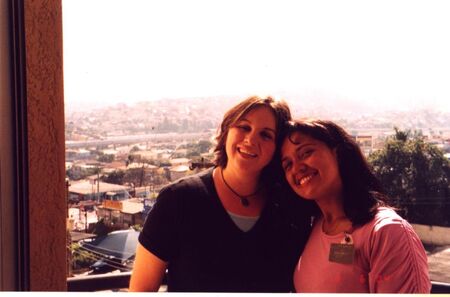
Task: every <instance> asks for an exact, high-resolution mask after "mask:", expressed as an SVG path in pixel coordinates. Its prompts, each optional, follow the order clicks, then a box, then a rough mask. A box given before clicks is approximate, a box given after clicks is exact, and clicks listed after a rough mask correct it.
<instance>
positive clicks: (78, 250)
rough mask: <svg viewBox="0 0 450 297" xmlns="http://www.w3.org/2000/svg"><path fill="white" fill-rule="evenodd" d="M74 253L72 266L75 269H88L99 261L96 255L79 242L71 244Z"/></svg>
mask: <svg viewBox="0 0 450 297" xmlns="http://www.w3.org/2000/svg"><path fill="white" fill-rule="evenodd" d="M70 251H71V253H72V268H73V269H74V270H79V269H86V268H88V267H89V266H91V265H92V264H94V263H95V262H96V261H97V258H98V257H96V255H94V254H93V253H91V252H89V251H87V250H85V249H83V248H82V247H81V246H80V244H79V243H72V244H71V245H70Z"/></svg>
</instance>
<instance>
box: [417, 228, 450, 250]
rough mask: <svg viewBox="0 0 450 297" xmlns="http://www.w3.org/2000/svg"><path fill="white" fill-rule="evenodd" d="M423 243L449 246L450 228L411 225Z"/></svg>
mask: <svg viewBox="0 0 450 297" xmlns="http://www.w3.org/2000/svg"><path fill="white" fill-rule="evenodd" d="M411 226H412V227H413V228H414V230H415V231H416V233H417V235H419V237H420V239H421V240H422V242H423V243H426V244H434V245H450V228H448V227H439V226H428V225H419V224H411Z"/></svg>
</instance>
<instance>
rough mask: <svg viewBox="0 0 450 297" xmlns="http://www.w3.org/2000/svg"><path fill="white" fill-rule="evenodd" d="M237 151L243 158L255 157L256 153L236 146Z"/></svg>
mask: <svg viewBox="0 0 450 297" xmlns="http://www.w3.org/2000/svg"><path fill="white" fill-rule="evenodd" d="M237 151H238V152H239V153H240V154H241V155H242V156H243V157H245V158H256V157H257V156H258V155H257V154H254V153H252V152H250V151H249V150H247V149H245V148H242V147H238V148H237Z"/></svg>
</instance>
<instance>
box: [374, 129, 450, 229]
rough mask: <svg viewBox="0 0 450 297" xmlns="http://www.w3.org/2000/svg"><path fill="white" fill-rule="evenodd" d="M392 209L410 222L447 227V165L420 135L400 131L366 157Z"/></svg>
mask: <svg viewBox="0 0 450 297" xmlns="http://www.w3.org/2000/svg"><path fill="white" fill-rule="evenodd" d="M369 162H370V163H371V165H372V166H373V169H374V172H375V174H376V175H377V176H378V178H379V179H380V180H381V183H382V185H383V187H384V189H385V190H386V192H387V194H388V195H389V196H390V198H391V199H392V202H393V204H394V206H396V207H398V208H399V210H400V213H401V214H402V215H403V216H404V217H406V218H407V219H408V220H409V221H410V222H413V223H420V224H429V225H444V226H450V218H449V217H448V213H449V211H450V205H449V204H450V186H449V180H450V162H449V161H448V160H447V159H446V158H445V157H444V155H443V152H442V151H441V150H440V149H439V148H437V147H435V146H433V145H431V144H428V143H426V142H425V141H424V138H423V136H422V135H421V134H420V133H411V131H401V130H399V129H397V128H395V135H394V137H392V138H391V139H388V141H387V142H386V144H385V146H384V147H383V149H381V150H380V151H377V152H375V153H373V154H372V155H371V156H370V157H369Z"/></svg>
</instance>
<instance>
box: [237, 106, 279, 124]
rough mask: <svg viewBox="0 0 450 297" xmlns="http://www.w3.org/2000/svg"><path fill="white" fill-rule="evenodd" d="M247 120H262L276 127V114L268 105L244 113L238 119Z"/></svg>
mask: <svg viewBox="0 0 450 297" xmlns="http://www.w3.org/2000/svg"><path fill="white" fill-rule="evenodd" d="M242 120H247V121H250V122H261V123H264V124H265V125H266V126H269V127H271V128H275V115H274V114H273V112H272V110H271V109H270V108H269V107H267V106H258V107H255V108H253V109H252V110H250V111H249V112H247V114H245V115H243V116H242V117H241V118H240V119H238V121H242Z"/></svg>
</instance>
